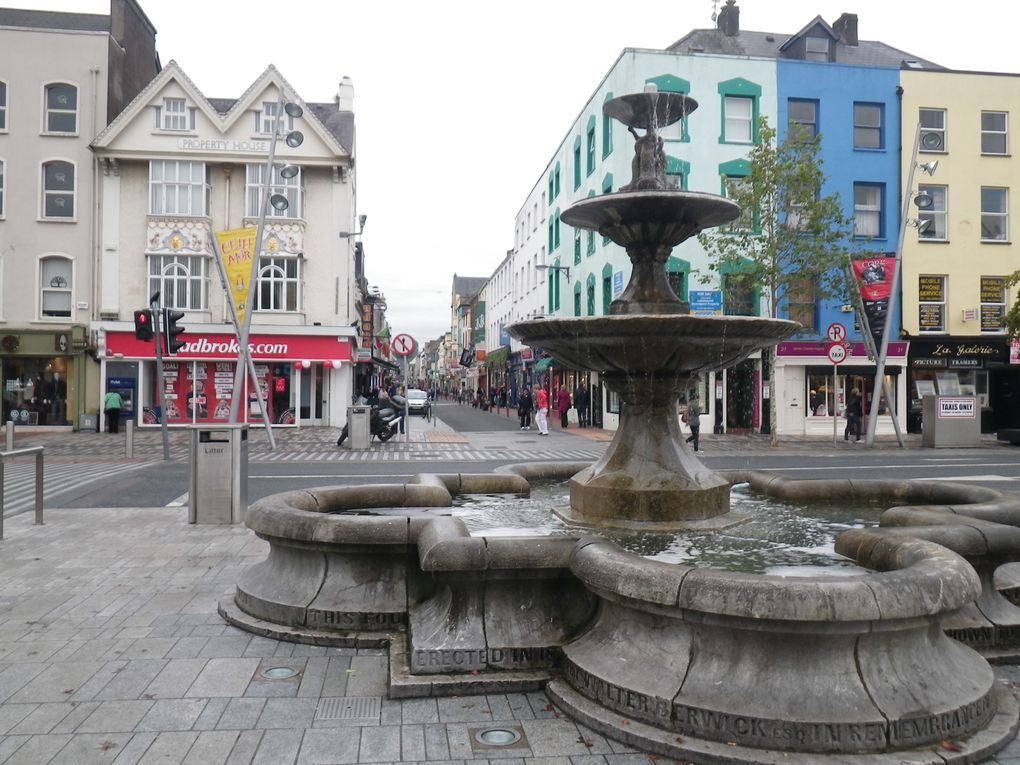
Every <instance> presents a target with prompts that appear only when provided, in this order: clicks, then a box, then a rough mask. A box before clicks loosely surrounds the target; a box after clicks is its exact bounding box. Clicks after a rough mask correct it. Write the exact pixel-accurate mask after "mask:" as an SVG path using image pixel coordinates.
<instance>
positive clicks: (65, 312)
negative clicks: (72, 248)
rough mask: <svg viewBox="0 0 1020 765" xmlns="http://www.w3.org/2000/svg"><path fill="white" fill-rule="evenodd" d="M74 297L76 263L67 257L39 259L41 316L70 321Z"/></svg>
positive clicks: (52, 256) (49, 256)
mask: <svg viewBox="0 0 1020 765" xmlns="http://www.w3.org/2000/svg"><path fill="white" fill-rule="evenodd" d="M73 295H74V261H73V260H71V258H69V257H67V256H66V255H47V256H46V257H43V258H40V259H39V316H40V317H41V318H43V319H70V318H71V301H72V297H73Z"/></svg>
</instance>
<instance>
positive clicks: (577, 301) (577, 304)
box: [574, 282, 581, 316]
mask: <svg viewBox="0 0 1020 765" xmlns="http://www.w3.org/2000/svg"><path fill="white" fill-rule="evenodd" d="M580 315H581V282H574V316H580Z"/></svg>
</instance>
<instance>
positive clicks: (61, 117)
mask: <svg viewBox="0 0 1020 765" xmlns="http://www.w3.org/2000/svg"><path fill="white" fill-rule="evenodd" d="M46 132H47V133H76V132H78V88H76V87H74V85H68V84H66V83H57V84H54V85H47V86H46Z"/></svg>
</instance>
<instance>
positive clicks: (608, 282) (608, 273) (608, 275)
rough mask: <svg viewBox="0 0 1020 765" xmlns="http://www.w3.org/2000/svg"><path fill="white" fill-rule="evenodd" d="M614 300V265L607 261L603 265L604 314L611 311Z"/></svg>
mask: <svg viewBox="0 0 1020 765" xmlns="http://www.w3.org/2000/svg"><path fill="white" fill-rule="evenodd" d="M612 302H613V267H612V266H611V265H609V264H608V263H606V264H605V265H604V266H602V315H603V316H605V315H607V314H608V313H609V306H610V304H611V303H612Z"/></svg>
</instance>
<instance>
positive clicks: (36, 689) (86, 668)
mask: <svg viewBox="0 0 1020 765" xmlns="http://www.w3.org/2000/svg"><path fill="white" fill-rule="evenodd" d="M18 667H30V665H24V664H22V665H17V666H16V667H12V668H11V669H16V668H18ZM103 667H104V665H103V664H100V663H98V662H81V663H78V662H61V663H60V664H50V665H48V666H40V667H37V668H33V669H36V670H41V671H38V674H36V673H35V672H33V678H32V680H31V681H29V682H27V683H25V684H24V686H23V687H22V688H21V689H20V690H18V691H17V692H16V693H14V694H13V695H12V696H10V698H9V701H11V702H12V703H14V704H23V703H25V702H31V701H66V700H67V699H68V697H69V696H70V695H71V694H73V693H74V691H76V690H77V689H78V687H79V686H81V685H83V684H84V683H86V682H88V680H89V678H91V677H92V676H93V675H94V674H96V673H97V672H99V671H100V670H101V669H103ZM6 675H7V673H6V672H5V673H4V676H6ZM2 680H3V677H0V682H2Z"/></svg>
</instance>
